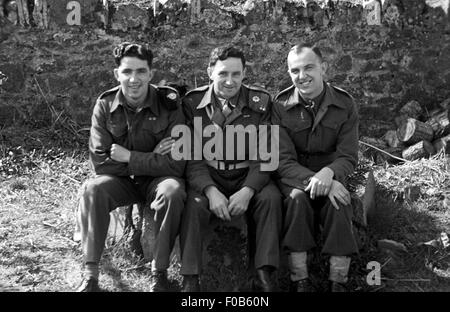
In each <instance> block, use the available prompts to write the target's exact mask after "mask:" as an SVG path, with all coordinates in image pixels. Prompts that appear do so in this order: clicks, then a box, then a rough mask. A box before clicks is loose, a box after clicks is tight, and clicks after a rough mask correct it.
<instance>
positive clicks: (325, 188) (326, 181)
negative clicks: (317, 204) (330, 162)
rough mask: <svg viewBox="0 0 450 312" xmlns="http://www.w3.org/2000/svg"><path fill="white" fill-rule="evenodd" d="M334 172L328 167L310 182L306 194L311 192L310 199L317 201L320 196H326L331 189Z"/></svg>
mask: <svg viewBox="0 0 450 312" xmlns="http://www.w3.org/2000/svg"><path fill="white" fill-rule="evenodd" d="M333 176H334V172H333V170H331V169H330V168H328V167H323V168H322V169H321V170H320V171H319V172H317V173H316V174H315V175H314V176H313V177H312V178H311V181H309V184H308V186H307V187H306V189H305V192H308V191H309V197H310V198H311V199H315V198H316V197H318V196H326V195H328V192H329V191H330V188H331V182H332V181H333Z"/></svg>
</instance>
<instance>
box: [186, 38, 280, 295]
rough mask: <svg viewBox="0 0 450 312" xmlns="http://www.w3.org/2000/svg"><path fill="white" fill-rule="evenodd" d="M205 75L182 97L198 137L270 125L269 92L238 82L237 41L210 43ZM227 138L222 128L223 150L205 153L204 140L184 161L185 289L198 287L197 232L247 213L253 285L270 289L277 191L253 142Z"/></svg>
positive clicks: (241, 61) (241, 68)
mask: <svg viewBox="0 0 450 312" xmlns="http://www.w3.org/2000/svg"><path fill="white" fill-rule="evenodd" d="M208 75H209V77H210V79H211V80H212V84H210V85H207V86H204V87H200V88H198V89H195V90H192V91H190V92H188V93H187V95H186V96H185V98H184V99H183V109H184V112H185V116H186V121H187V124H188V125H190V127H191V128H192V129H193V132H194V133H196V135H198V137H199V138H200V139H202V137H206V136H208V137H209V135H207V134H205V132H206V129H207V128H208V127H211V126H212V127H213V128H214V127H216V128H217V129H220V132H222V130H223V133H225V132H226V131H228V130H227V128H230V127H233V126H237V125H240V126H243V127H246V128H247V127H248V126H250V127H251V126H256V128H258V126H260V125H266V126H268V127H270V108H271V100H270V95H269V94H268V93H267V92H266V91H262V90H260V89H255V88H250V87H247V86H245V85H243V84H242V80H243V79H244V75H245V57H244V54H243V52H242V51H240V50H238V49H237V48H235V47H223V48H216V49H214V50H213V51H212V53H211V55H210V59H209V67H208ZM195 119H197V120H198V119H200V120H201V126H200V127H199V128H200V129H198V127H196V126H195V123H196V121H195ZM198 137H197V139H198ZM227 138H228V137H227ZM227 138H226V136H225V134H224V135H223V140H222V141H221V140H220V139H218V141H217V142H218V143H217V146H216V150H215V152H216V156H217V155H218V154H220V153H219V152H218V149H221V147H222V146H223V149H222V151H223V153H222V155H218V156H217V157H209V156H211V155H206V153H207V152H205V150H206V149H207V148H206V144H205V140H203V145H202V148H203V149H202V153H201V154H202V155H200V157H196V156H195V155H194V157H193V160H190V161H188V164H187V168H186V180H187V181H188V184H189V188H188V199H187V202H186V207H185V217H184V218H183V221H182V228H181V234H180V238H181V240H182V245H183V246H184V247H183V248H184V249H182V250H181V252H182V257H184V258H185V259H189V262H190V264H191V266H190V275H191V276H185V279H184V287H183V290H184V291H198V290H199V287H200V285H199V279H198V275H199V274H200V273H201V254H202V241H201V238H202V236H201V233H202V228H205V227H206V226H208V222H209V221H210V218H219V219H221V220H224V221H230V220H231V219H232V218H235V217H240V216H243V215H245V216H246V218H247V219H246V220H247V221H248V220H251V221H252V222H254V224H255V228H256V233H255V234H254V235H255V236H256V237H255V240H254V241H255V255H254V267H255V269H256V272H257V278H256V279H255V282H254V285H253V286H254V288H255V289H256V290H262V291H272V290H273V289H274V283H273V281H272V276H271V274H272V272H273V271H274V270H275V269H276V268H277V267H278V262H279V232H280V230H281V219H282V216H281V194H280V192H279V190H278V189H277V187H276V186H275V184H274V183H273V182H271V180H270V172H268V171H262V170H261V168H260V165H261V163H260V161H259V160H252V159H256V158H252V157H251V155H250V154H251V152H252V151H250V148H249V145H250V143H251V142H249V140H246V141H245V146H238V145H237V144H236V142H235V140H230V139H228V140H227ZM215 139H216V138H215ZM194 140H195V138H194ZM264 143H268V142H264ZM264 143H261V142H260V144H264ZM238 144H239V143H238ZM241 145H242V143H241ZM244 147H245V154H244V155H242V156H244V157H241V158H239V157H236V153H235V154H234V155H233V156H234V157H225V156H224V155H223V154H225V152H226V153H228V152H229V151H230V150H234V151H236V150H237V149H239V148H244ZM197 156H199V155H197ZM277 156H278V155H277ZM230 158H232V159H230ZM237 159H241V160H237ZM249 239H251V238H249ZM252 239H253V237H252ZM250 256H251V257H252V255H250Z"/></svg>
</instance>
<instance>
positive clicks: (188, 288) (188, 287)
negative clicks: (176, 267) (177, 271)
mask: <svg viewBox="0 0 450 312" xmlns="http://www.w3.org/2000/svg"><path fill="white" fill-rule="evenodd" d="M199 291H200V282H199V278H198V275H184V277H183V288H182V289H181V292H199Z"/></svg>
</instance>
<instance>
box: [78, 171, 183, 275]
mask: <svg viewBox="0 0 450 312" xmlns="http://www.w3.org/2000/svg"><path fill="white" fill-rule="evenodd" d="M185 200H186V192H185V186H184V181H183V180H181V179H178V178H174V177H163V178H155V179H151V178H149V180H148V181H147V182H145V183H143V184H137V183H136V182H135V181H134V180H133V179H132V178H131V177H118V176H113V175H97V176H95V177H94V178H92V179H89V180H88V181H86V183H85V184H84V185H83V187H82V197H81V200H80V205H79V210H78V211H79V214H78V222H79V224H80V228H81V244H82V251H83V256H84V261H85V263H88V262H96V263H98V262H99V261H100V257H101V255H102V253H103V249H104V246H105V240H106V236H107V232H108V227H109V222H110V212H111V211H112V210H114V209H116V208H117V207H120V206H126V205H131V204H134V203H143V202H151V207H152V208H154V209H155V210H156V218H155V219H156V222H155V224H156V229H155V232H156V238H155V245H154V250H153V255H154V261H155V264H156V269H158V270H164V269H167V268H168V267H169V264H170V263H169V260H170V259H169V258H170V253H171V251H172V248H173V246H174V243H175V238H176V236H177V235H178V233H179V230H180V224H181V218H182V213H183V210H184V202H185Z"/></svg>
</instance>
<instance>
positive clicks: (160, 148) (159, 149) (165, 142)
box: [153, 137, 175, 155]
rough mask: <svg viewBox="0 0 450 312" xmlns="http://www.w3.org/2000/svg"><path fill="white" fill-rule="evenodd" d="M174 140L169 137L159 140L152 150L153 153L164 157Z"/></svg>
mask: <svg viewBox="0 0 450 312" xmlns="http://www.w3.org/2000/svg"><path fill="white" fill-rule="evenodd" d="M174 143H175V140H174V139H172V138H171V137H167V138H164V139H162V140H161V142H159V144H158V145H156V147H155V148H154V149H153V153H156V154H161V155H166V154H168V153H170V150H171V149H172V146H173V144H174Z"/></svg>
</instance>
